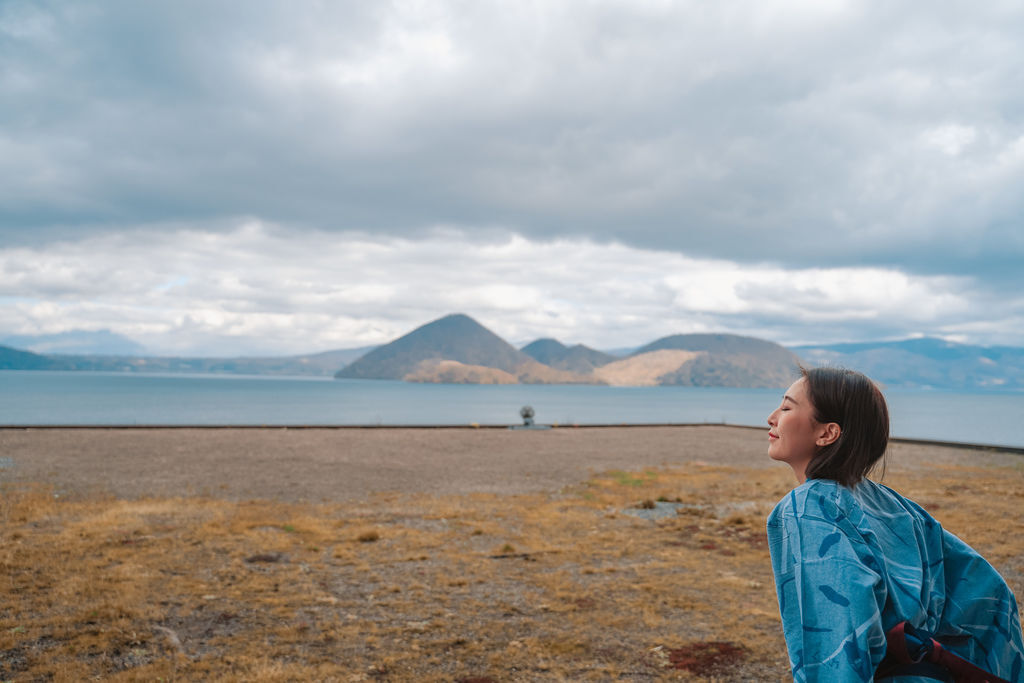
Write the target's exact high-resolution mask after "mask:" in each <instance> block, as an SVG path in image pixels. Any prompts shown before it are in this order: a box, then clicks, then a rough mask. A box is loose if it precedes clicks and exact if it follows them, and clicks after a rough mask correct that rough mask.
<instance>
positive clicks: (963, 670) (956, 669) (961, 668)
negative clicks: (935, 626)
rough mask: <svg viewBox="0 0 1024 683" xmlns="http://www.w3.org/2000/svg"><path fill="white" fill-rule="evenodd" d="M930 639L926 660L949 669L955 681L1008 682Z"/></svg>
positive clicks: (964, 682) (977, 682)
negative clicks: (930, 644) (930, 646)
mask: <svg viewBox="0 0 1024 683" xmlns="http://www.w3.org/2000/svg"><path fill="white" fill-rule="evenodd" d="M931 641H932V651H931V652H929V653H928V656H927V659H928V661H930V662H935V663H936V664H938V665H940V666H944V667H946V668H947V669H949V672H950V673H951V674H953V679H954V680H955V681H956V683H1010V682H1009V681H1008V680H1006V679H1005V678H999V676H996V675H995V674H991V673H989V672H988V671H985V670H984V669H982V668H981V667H979V666H976V665H974V664H972V663H971V662H969V661H967V660H966V659H964V658H963V657H960V656H959V655H955V654H953V653H952V652H950V651H949V650H947V649H946V648H944V647H942V643H940V642H939V641H937V640H935V639H934V638H932V639H931Z"/></svg>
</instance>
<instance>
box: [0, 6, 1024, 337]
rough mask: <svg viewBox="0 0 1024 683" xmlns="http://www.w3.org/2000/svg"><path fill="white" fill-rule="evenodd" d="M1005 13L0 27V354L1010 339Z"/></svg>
mask: <svg viewBox="0 0 1024 683" xmlns="http://www.w3.org/2000/svg"><path fill="white" fill-rule="evenodd" d="M1022 37H1024V8H1022V7H1021V5H1020V4H1019V3H1014V2H989V3H983V4H981V5H978V4H973V3H967V2H938V3H930V4H929V5H928V6H927V7H924V6H923V5H921V4H920V3H911V2H906V3H892V2H885V3H883V2H877V3H875V2H856V3H854V2H840V1H833V2H829V1H821V2H798V1H795V0H790V1H772V0H765V1H761V2H749V3H736V2H722V3H698V2H669V1H658V0H650V1H647V2H637V1H635V0H634V1H631V2H603V3H602V2H585V3H584V2H559V3H548V2H535V3H531V2H515V3H513V2H500V3H499V2H486V1H482V0H480V1H473V2H454V1H449V2H443V1H435V2H391V3H387V2H382V1H381V2H376V1H375V2H348V3H344V2H337V3H319V2H269V1H264V2H259V1H256V0H254V1H252V2H247V3H244V4H239V3H235V2H212V1H203V2H198V1H197V2H188V1H181V0H179V1H177V2H174V3H170V2H165V3H160V2H154V3H138V2H135V1H134V0H123V1H121V2H117V1H114V0H109V1H104V2H87V1H84V0H83V1H74V2H72V1H68V2H38V1H32V2H20V1H19V0H4V1H3V2H0V335H2V334H39V333H49V332H58V331H62V330H69V329H111V330H113V331H115V332H118V333H121V334H125V335H127V336H130V337H132V338H134V339H137V340H139V341H140V342H142V343H144V344H146V345H147V346H148V347H150V348H151V349H153V350H154V351H160V352H181V353H229V354H230V353H236V352H238V353H249V352H260V353H263V352H289V353H290V352H303V351H311V350H321V349H329V348H343V347H351V346H360V345H365V344H371V343H380V342H385V341H388V340H389V339H391V338H393V337H394V336H396V335H398V334H401V333H404V332H406V331H408V330H409V329H411V327H414V326H416V325H419V324H422V323H424V322H427V321H428V320H431V319H433V318H435V317H437V316H439V315H443V314H445V313H448V312H454V311H462V312H466V313H468V314H470V315H473V316H474V317H476V318H477V319H479V320H480V321H481V322H483V323H484V324H487V325H489V326H490V327H491V328H492V329H494V330H495V331H496V332H498V333H499V334H502V335H503V336H504V337H506V338H507V339H510V340H512V341H529V340H531V339H532V338H534V337H536V336H539V335H541V334H543V335H551V336H556V337H558V338H560V339H562V340H563V341H566V342H575V341H582V342H585V343H588V344H590V345H594V346H599V347H604V348H607V347H613V346H630V345H636V344H641V343H645V342H648V341H651V340H652V339H653V338H655V337H657V336H660V335H663V334H671V333H676V332H687V331H707V330H711V331H729V332H737V333H741V334H753V335H756V336H762V337H765V338H769V339H773V340H775V341H779V342H783V343H795V342H818V341H822V342H825V341H837V340H863V339H876V338H883V337H884V338H902V337H907V336H914V335H922V334H927V335H941V336H946V337H949V338H953V339H959V340H962V341H970V342H977V343H1008V344H1017V345H1022V344H1024V294H1022V291H1024V286H1022V285H1024V277H1022V276H1021V274H1020V271H1021V265H1022V264H1024V226H1022V217H1024V192H1022V191H1021V188H1024V69H1022V68H1021V64H1022V63H1024V40H1022Z"/></svg>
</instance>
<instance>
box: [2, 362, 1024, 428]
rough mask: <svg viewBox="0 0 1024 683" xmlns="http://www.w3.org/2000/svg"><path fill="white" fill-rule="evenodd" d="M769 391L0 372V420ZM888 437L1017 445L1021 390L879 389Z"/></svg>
mask: <svg viewBox="0 0 1024 683" xmlns="http://www.w3.org/2000/svg"><path fill="white" fill-rule="evenodd" d="M782 393H783V392H782V390H781V389H731V388H708V387H604V386H584V385H523V384H515V385H465V384H457V385H453V384H410V383H405V382H398V381H388V380H332V379H325V378H297V377H284V378H278V377H265V376H261V377H252V376H238V375H169V374H168V375H163V374H136V373H98V372H97V373H94V372H41V371H35V372H30V371H14V370H6V371H0V424H2V425H56V424H60V425H470V424H479V425H511V424H518V423H521V422H522V420H521V418H520V417H519V409H520V408H521V407H522V406H524V405H529V406H532V407H533V409H534V411H535V413H536V417H535V420H536V421H537V423H538V424H558V425H573V424H579V425H592V424H666V423H667V424H693V423H728V424H736V425H755V426H764V425H765V424H766V423H765V420H766V418H767V416H768V414H769V413H770V412H771V411H772V410H774V409H775V407H776V405H777V404H778V402H779V399H780V398H781V395H782ZM886 398H887V399H888V401H889V406H890V413H891V416H892V434H893V436H897V437H905V438H918V439H936V440H943V441H959V442H965V443H980V444H991V445H1003V446H1015V447H1024V393H1020V392H1002V393H1001V392H976V393H956V392H943V391H931V390H910V389H890V390H888V391H887V392H886Z"/></svg>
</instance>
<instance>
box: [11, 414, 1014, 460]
mask: <svg viewBox="0 0 1024 683" xmlns="http://www.w3.org/2000/svg"><path fill="white" fill-rule="evenodd" d="M662 427H667V428H675V427H687V428H689V427H727V428H729V429H749V430H754V431H764V427H761V426H754V425H742V424H732V423H729V422H651V423H642V424H611V423H608V424H571V425H565V424H558V423H551V424H541V423H538V424H536V425H534V426H532V427H523V426H522V425H516V424H512V425H507V424H468V425H465V424H436V425H420V424H408V425H402V424H395V425H369V424H367V425H350V424H341V425H336V424H279V425H277V424H258V425H257V424H9V425H5V424H0V432H3V431H5V430H10V431H32V430H190V429H195V430H266V431H274V430H353V431H359V430H415V429H422V430H460V429H465V430H513V431H515V430H526V431H537V430H547V429H563V430H564V429H650V428H662ZM889 443H898V444H915V445H921V446H938V447H941V448H958V449H964V450H974V451H984V452H991V453H1013V454H1015V455H1024V446H1009V445H1006V444H989V443H977V442H970V441H950V440H945V439H919V438H914V437H902V436H892V437H889Z"/></svg>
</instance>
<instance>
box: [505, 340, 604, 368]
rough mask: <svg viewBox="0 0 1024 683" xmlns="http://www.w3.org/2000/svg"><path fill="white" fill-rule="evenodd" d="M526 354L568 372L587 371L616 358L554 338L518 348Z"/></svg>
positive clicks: (581, 345)
mask: <svg viewBox="0 0 1024 683" xmlns="http://www.w3.org/2000/svg"><path fill="white" fill-rule="evenodd" d="M520 350H521V351H522V352H523V353H525V354H526V355H527V356H530V357H531V358H533V359H534V360H535V361H537V362H538V363H543V364H544V365H547V366H550V367H552V368H557V369H559V370H569V371H570V372H579V373H584V374H585V373H588V372H593V370H594V368H599V367H601V366H602V365H607V364H608V363H611V362H612V361H615V360H618V359H617V358H616V357H615V356H612V355H609V354H607V353H604V352H602V351H598V350H596V349H592V348H590V347H589V346H584V345H583V344H576V345H575V346H566V345H565V344H563V343H561V342H560V341H558V340H556V339H538V340H537V341H534V342H530V343H529V344H527V345H526V346H524V347H523V348H522V349H520Z"/></svg>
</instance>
